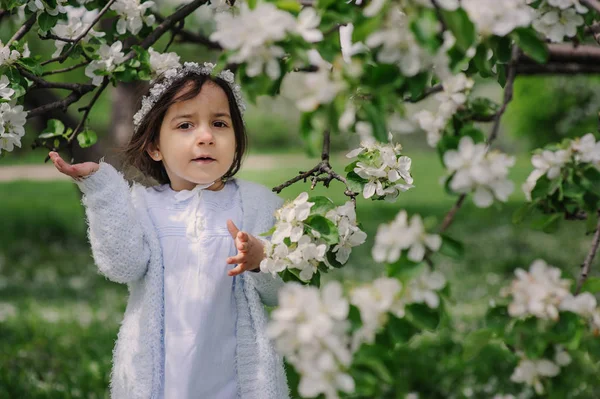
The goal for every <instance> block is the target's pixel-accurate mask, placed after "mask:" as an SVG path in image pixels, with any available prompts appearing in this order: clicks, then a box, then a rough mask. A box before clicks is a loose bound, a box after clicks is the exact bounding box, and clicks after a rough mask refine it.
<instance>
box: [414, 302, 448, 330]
mask: <svg viewBox="0 0 600 399" xmlns="http://www.w3.org/2000/svg"><path fill="white" fill-rule="evenodd" d="M406 318H407V320H409V321H410V322H411V323H412V324H413V325H415V326H416V327H418V328H420V329H423V330H431V331H433V330H435V329H436V328H437V327H438V325H439V323H440V309H439V308H438V309H431V308H430V307H429V306H427V305H425V304H422V303H413V304H411V305H408V306H407V307H406Z"/></svg>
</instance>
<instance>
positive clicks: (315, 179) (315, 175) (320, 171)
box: [273, 130, 358, 204]
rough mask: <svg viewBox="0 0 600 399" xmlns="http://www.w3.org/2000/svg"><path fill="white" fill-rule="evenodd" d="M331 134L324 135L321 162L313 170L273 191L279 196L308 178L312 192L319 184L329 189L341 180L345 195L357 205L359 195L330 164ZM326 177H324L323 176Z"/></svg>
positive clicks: (302, 173)
mask: <svg viewBox="0 0 600 399" xmlns="http://www.w3.org/2000/svg"><path fill="white" fill-rule="evenodd" d="M330 142H331V140H330V133H329V130H326V131H325V132H324V133H323V150H322V152H321V162H319V163H318V164H317V165H316V166H315V167H314V168H312V169H311V170H309V171H307V172H302V171H300V172H298V173H299V175H298V176H296V177H294V178H292V179H290V180H288V181H286V182H285V183H283V184H281V185H279V186H277V187H274V188H273V191H274V192H276V193H277V194H279V193H280V192H281V190H283V189H284V188H286V187H289V186H291V185H292V184H294V183H296V182H299V181H300V180H303V181H304V182H305V183H306V180H307V179H308V178H311V181H312V183H311V187H310V188H311V190H312V189H314V188H315V186H316V184H317V183H319V182H322V183H323V185H324V186H325V187H329V184H330V183H331V181H332V180H339V181H341V182H342V183H344V185H345V186H346V190H345V191H344V194H345V195H346V196H348V197H350V199H351V200H352V202H353V203H354V204H356V196H357V195H358V193H357V192H354V191H352V190H351V189H350V187H349V186H348V181H347V180H346V178H345V177H343V176H340V175H339V174H337V173H336V172H335V171H334V170H333V168H332V167H331V165H330V164H329V149H330ZM323 175H324V176H323Z"/></svg>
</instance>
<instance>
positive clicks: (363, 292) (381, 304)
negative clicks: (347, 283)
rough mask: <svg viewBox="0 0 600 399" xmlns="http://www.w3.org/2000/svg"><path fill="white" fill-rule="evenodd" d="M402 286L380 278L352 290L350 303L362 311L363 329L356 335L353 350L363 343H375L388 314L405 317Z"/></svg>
mask: <svg viewBox="0 0 600 399" xmlns="http://www.w3.org/2000/svg"><path fill="white" fill-rule="evenodd" d="M401 290H402V284H401V283H400V282H399V281H398V280H397V279H395V278H388V277H380V278H378V279H376V280H374V281H373V282H371V283H370V284H365V285H362V286H359V287H357V288H355V289H353V290H352V293H351V295H350V303H352V304H353V305H354V306H356V307H357V308H358V310H359V311H360V318H361V321H362V326H361V328H360V329H359V330H358V331H356V332H355V333H354V336H353V339H352V348H353V350H356V349H358V348H359V347H360V345H361V344H362V343H365V342H366V343H373V341H374V340H375V335H376V333H377V331H378V330H379V329H380V328H381V327H383V326H384V325H385V324H386V323H387V320H388V312H390V313H392V314H394V315H395V316H397V317H399V318H402V317H404V304H403V303H402V302H401V301H400V292H401Z"/></svg>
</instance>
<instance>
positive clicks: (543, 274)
mask: <svg viewBox="0 0 600 399" xmlns="http://www.w3.org/2000/svg"><path fill="white" fill-rule="evenodd" d="M515 275H516V276H517V279H515V280H514V281H513V282H512V283H511V285H510V286H509V287H506V288H505V289H503V290H502V294H503V295H505V296H507V295H510V296H511V297H512V302H511V303H510V304H509V306H508V314H509V315H510V316H512V317H527V316H535V317H537V318H540V319H545V320H548V319H550V320H558V319H559V313H560V312H561V311H566V312H572V313H575V314H577V315H579V316H581V317H583V318H585V319H586V320H587V321H588V322H589V324H590V327H591V329H592V330H593V331H594V332H600V308H599V307H598V303H597V300H596V297H594V295H592V294H590V293H589V292H583V293H581V294H578V295H573V294H571V292H570V289H569V288H570V286H571V281H570V280H567V279H561V278H560V276H561V271H560V269H558V268H556V267H552V266H550V265H548V264H547V263H546V262H545V261H543V260H541V259H538V260H535V261H534V262H533V263H532V264H531V267H530V268H529V272H526V271H525V270H523V269H517V270H516V271H515Z"/></svg>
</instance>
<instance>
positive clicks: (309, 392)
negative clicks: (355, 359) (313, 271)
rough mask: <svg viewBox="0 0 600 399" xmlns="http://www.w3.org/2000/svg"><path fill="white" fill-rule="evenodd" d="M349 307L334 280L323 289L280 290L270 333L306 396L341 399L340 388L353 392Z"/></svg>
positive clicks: (297, 287)
mask: <svg viewBox="0 0 600 399" xmlns="http://www.w3.org/2000/svg"><path fill="white" fill-rule="evenodd" d="M349 307H350V305H349V303H348V300H347V299H346V298H344V296H343V292H342V286H341V285H340V283H338V282H330V283H328V284H326V285H325V286H324V287H323V288H322V289H321V290H320V291H319V289H317V288H316V287H313V286H301V285H300V284H297V283H289V284H286V285H285V286H284V287H283V288H282V289H281V290H280V292H279V306H278V307H277V309H275V310H274V311H273V312H272V313H271V321H270V323H269V326H268V327H267V334H268V335H269V337H270V338H271V339H272V340H273V341H274V344H275V348H276V350H277V351H278V352H279V353H280V354H282V355H284V356H285V357H286V359H287V361H288V362H289V363H290V364H292V365H293V366H294V368H295V369H296V371H297V372H298V373H299V374H300V377H301V379H300V384H299V385H298V391H299V393H300V395H302V397H308V398H313V397H316V396H318V395H320V394H324V395H325V397H326V398H327V399H336V398H338V397H339V396H338V391H343V392H348V393H349V392H352V391H354V380H353V379H352V377H351V376H350V375H349V374H347V373H346V370H347V369H348V368H349V367H350V364H351V363H352V353H351V351H350V337H349V334H348V330H349V328H350V324H349V322H348V320H347V318H348V311H349Z"/></svg>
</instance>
